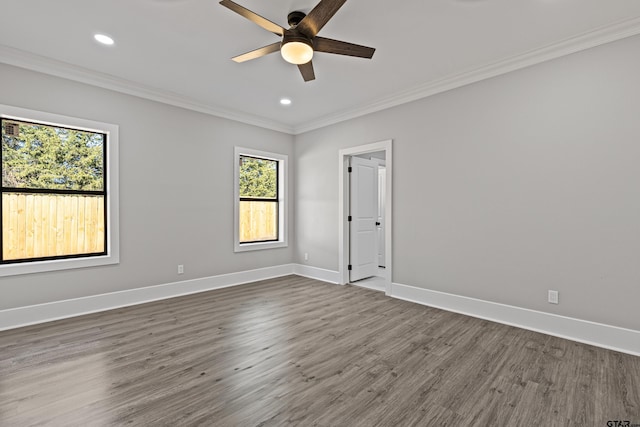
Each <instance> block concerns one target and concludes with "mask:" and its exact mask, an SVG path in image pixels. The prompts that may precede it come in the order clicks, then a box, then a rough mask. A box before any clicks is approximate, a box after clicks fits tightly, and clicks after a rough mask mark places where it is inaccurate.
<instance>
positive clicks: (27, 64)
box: [0, 45, 293, 134]
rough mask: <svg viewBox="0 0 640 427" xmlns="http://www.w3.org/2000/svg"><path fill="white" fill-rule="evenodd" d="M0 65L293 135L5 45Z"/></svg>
mask: <svg viewBox="0 0 640 427" xmlns="http://www.w3.org/2000/svg"><path fill="white" fill-rule="evenodd" d="M0 63H5V64H8V65H13V66H15V67H19V68H25V69H27V70H31V71H37V72H41V73H44V74H49V75H53V76H56V77H62V78H64V79H68V80H73V81H76V82H80V83H86V84H89V85H92V86H97V87H101V88H103V89H110V90H113V91H116V92H121V93H124V94H127V95H133V96H137V97H140V98H144V99H148V100H151V101H156V102H161V103H163V104H169V105H173V106H175V107H180V108H185V109H187V110H192V111H197V112H199V113H204V114H209V115H212V116H216V117H221V118H224V119H229V120H233V121H237V122H241V123H245V124H249V125H253V126H258V127H261V128H265V129H270V130H274V131H277V132H283V133H287V134H292V133H293V128H292V127H291V126H287V125H284V124H282V123H279V122H275V121H271V120H267V119H264V118H262V117H258V116H253V115H250V114H246V113H242V112H239V111H233V110H228V109H224V108H219V107H215V106H211V105H207V104H204V103H201V102H199V101H196V100H194V99H192V98H189V97H186V96H183V95H179V94H177V93H174V92H171V91H167V90H162V89H158V88H154V87H151V86H147V85H144V84H140V83H135V82H132V81H130V80H126V79H122V78H120V77H115V76H112V75H110V74H106V73H101V72H98V71H93V70H90V69H88V68H83V67H79V66H77V65H72V64H69V63H67V62H63V61H58V60H56V59H51V58H47V57H44V56H40V55H36V54H33V53H29V52H25V51H23V50H20V49H15V48H12V47H9V46H5V45H0Z"/></svg>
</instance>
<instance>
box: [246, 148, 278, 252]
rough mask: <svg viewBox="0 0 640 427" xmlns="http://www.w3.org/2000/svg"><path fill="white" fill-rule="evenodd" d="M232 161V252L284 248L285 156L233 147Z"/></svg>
mask: <svg viewBox="0 0 640 427" xmlns="http://www.w3.org/2000/svg"><path fill="white" fill-rule="evenodd" d="M234 159H235V162H234V163H235V164H234V199H235V200H234V251H235V252H244V251H253V250H260V249H270V248H280V247H285V246H287V245H288V243H287V185H286V183H287V160H288V157H287V156H286V155H284V154H277V153H270V152H266V151H260V150H254V149H249V148H242V147H235V149H234Z"/></svg>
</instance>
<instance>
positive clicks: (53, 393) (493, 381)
mask: <svg viewBox="0 0 640 427" xmlns="http://www.w3.org/2000/svg"><path fill="white" fill-rule="evenodd" d="M609 420H629V421H630V423H631V424H634V423H638V424H640V357H635V356H631V355H625V354H621V353H617V352H613V351H609V350H604V349H600V348H596V347H591V346H588V345H583V344H578V343H574V342H571V341H567V340H563V339H559V338H554V337H550V336H546V335H542V334H538V333H534V332H530V331H525V330H521V329H517V328H513V327H509V326H505V325H500V324H497V323H492V322H488V321H484V320H479V319H474V318H470V317H466V316H463V315H458V314H454V313H449V312H445V311H441V310H437V309H433V308H429V307H424V306H421V305H417V304H412V303H409V302H405V301H400V300H396V299H392V298H388V297H386V296H384V295H383V294H382V293H379V292H374V291H371V290H367V289H362V288H357V287H353V286H337V285H330V284H326V283H322V282H318V281H314V280H311V279H305V278H301V277H298V276H288V277H285V278H280V279H273V280H268V281H263V282H257V283H254V284H250V285H243V286H239V287H234V288H227V289H221V290H217V291H211V292H206V293H201V294H195V295H191V296H186V297H180V298H175V299H171V300H165V301H159V302H154V303H149V304H144V305H138V306H134V307H129V308H123V309H117V310H113V311H109V312H104V313H98V314H92V315H87V316H82V317H77V318H74V319H67V320H62V321H57V322H52V323H48V324H43V325H37V326H31V327H26V328H21V329H15V330H11V331H5V332H0V425H2V426H30V425H52V426H112V425H135V426H162V425H171V426H196V425H205V426H211V425H214V426H279V425H302V426H444V425H451V426H607V421H609Z"/></svg>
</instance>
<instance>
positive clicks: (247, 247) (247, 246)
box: [234, 241, 288, 252]
mask: <svg viewBox="0 0 640 427" xmlns="http://www.w3.org/2000/svg"><path fill="white" fill-rule="evenodd" d="M287 246H288V244H287V242H285V241H278V242H256V243H242V244H237V243H236V247H235V249H234V252H248V251H259V250H262V249H274V248H286V247H287Z"/></svg>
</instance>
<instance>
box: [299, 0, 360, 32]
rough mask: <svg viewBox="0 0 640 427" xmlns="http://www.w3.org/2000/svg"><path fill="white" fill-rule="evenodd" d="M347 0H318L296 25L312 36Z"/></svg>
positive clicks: (301, 30)
mask: <svg viewBox="0 0 640 427" xmlns="http://www.w3.org/2000/svg"><path fill="white" fill-rule="evenodd" d="M346 1H347V0H320V3H318V4H317V5H316V7H314V8H313V9H312V10H311V12H309V14H308V15H307V16H305V17H304V19H303V20H302V21H300V23H299V24H298V26H297V27H296V28H297V29H298V30H299V31H300V32H301V33H302V34H304V35H305V36H307V37H309V38H313V37H315V36H316V34H318V32H319V31H320V30H321V29H322V27H324V25H325V24H326V23H327V22H329V19H331V17H332V16H333V15H335V13H336V12H337V11H338V9H340V8H341V7H342V5H343V4H344V3H345V2H346Z"/></svg>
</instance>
